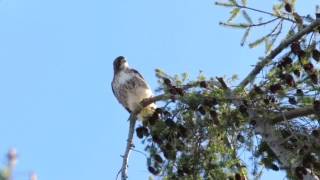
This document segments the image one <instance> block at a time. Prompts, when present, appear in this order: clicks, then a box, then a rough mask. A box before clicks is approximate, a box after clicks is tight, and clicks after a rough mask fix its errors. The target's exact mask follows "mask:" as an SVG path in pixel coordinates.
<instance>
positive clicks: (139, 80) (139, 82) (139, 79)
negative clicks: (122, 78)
mask: <svg viewBox="0 0 320 180" xmlns="http://www.w3.org/2000/svg"><path fill="white" fill-rule="evenodd" d="M130 73H132V74H133V78H132V79H131V80H132V81H133V82H134V83H135V86H140V87H142V88H145V89H150V87H149V85H148V83H147V82H146V80H145V79H144V78H143V76H142V75H141V74H140V73H139V71H137V70H135V69H130Z"/></svg>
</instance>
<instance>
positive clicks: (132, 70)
mask: <svg viewBox="0 0 320 180" xmlns="http://www.w3.org/2000/svg"><path fill="white" fill-rule="evenodd" d="M131 72H132V73H134V74H135V75H137V76H139V77H140V78H141V79H143V80H144V78H143V76H142V75H141V74H140V73H139V71H137V70H135V69H131Z"/></svg>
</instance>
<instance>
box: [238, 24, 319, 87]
mask: <svg viewBox="0 0 320 180" xmlns="http://www.w3.org/2000/svg"><path fill="white" fill-rule="evenodd" d="M319 25H320V19H318V20H315V21H314V22H312V23H311V24H309V25H308V26H307V27H305V28H304V29H302V30H301V31H299V32H297V33H296V34H295V35H293V36H291V37H289V38H288V39H286V40H284V41H282V42H281V43H280V44H279V45H278V47H276V48H275V49H274V50H272V51H271V52H270V54H269V55H268V56H266V57H265V58H264V59H262V60H261V61H260V62H258V63H257V65H256V66H255V68H254V69H253V70H252V71H251V72H250V73H249V74H248V75H247V77H246V78H244V79H243V80H242V82H241V83H240V84H239V86H238V87H237V89H242V88H244V87H245V86H247V85H248V84H249V83H250V82H251V81H253V80H254V78H255V77H256V76H257V75H258V74H259V73H260V71H261V70H262V69H263V68H264V67H265V66H266V65H267V64H269V63H270V62H271V61H272V60H273V58H275V57H276V56H277V55H278V54H279V53H281V51H282V50H283V49H285V48H286V47H288V46H289V45H290V44H291V43H292V42H294V41H297V40H298V39H300V38H301V37H302V36H304V35H306V34H308V33H310V32H311V31H313V29H314V28H315V27H317V26H319Z"/></svg>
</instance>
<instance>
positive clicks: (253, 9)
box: [235, 4, 296, 23]
mask: <svg viewBox="0 0 320 180" xmlns="http://www.w3.org/2000/svg"><path fill="white" fill-rule="evenodd" d="M235 7H238V8H242V9H248V10H251V11H255V12H259V13H262V14H267V15H270V16H273V17H277V18H280V19H284V20H287V21H290V22H293V23H295V22H296V21H295V20H292V19H290V18H287V17H283V16H279V15H276V14H273V13H271V12H267V11H263V10H259V9H255V8H251V7H248V6H242V5H239V4H235Z"/></svg>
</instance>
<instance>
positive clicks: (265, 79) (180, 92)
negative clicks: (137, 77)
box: [142, 0, 320, 180]
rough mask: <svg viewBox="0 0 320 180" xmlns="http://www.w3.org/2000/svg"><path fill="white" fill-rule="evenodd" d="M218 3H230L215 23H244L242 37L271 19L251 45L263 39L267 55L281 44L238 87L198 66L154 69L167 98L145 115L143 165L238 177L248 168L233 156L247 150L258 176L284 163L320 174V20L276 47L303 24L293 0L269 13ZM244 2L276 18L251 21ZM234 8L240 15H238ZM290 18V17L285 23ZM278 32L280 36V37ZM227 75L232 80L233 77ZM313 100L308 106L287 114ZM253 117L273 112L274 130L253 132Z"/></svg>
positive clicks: (157, 171) (164, 173) (182, 173)
mask: <svg viewBox="0 0 320 180" xmlns="http://www.w3.org/2000/svg"><path fill="white" fill-rule="evenodd" d="M216 4H217V5H219V6H223V7H228V8H230V7H231V8H232V9H231V12H230V14H231V16H230V17H229V18H228V19H227V21H226V23H224V22H221V23H220V24H221V25H222V26H226V27H231V28H238V29H244V30H245V31H244V35H243V37H242V39H241V45H243V44H244V43H245V42H246V41H247V39H248V37H249V34H250V33H251V32H252V31H253V30H254V29H255V28H257V27H260V26H263V27H265V26H267V25H273V26H269V27H270V33H267V34H265V35H263V36H262V37H257V38H256V40H254V41H253V42H251V43H249V47H251V48H254V47H257V46H259V45H261V44H264V45H265V53H266V54H267V55H270V54H272V53H274V52H273V51H272V49H273V48H274V47H278V50H277V51H281V52H279V53H278V54H277V55H278V56H276V58H274V59H270V60H271V61H270V62H269V63H267V64H266V65H265V66H264V67H262V68H263V70H262V71H261V73H260V74H259V75H257V76H254V77H253V79H254V81H253V83H252V84H251V85H250V86H246V87H241V88H237V89H236V90H234V89H233V86H231V85H230V84H232V82H230V81H227V80H226V81H225V80H224V79H223V78H219V79H217V78H208V77H206V76H205V75H204V74H203V73H202V72H200V74H199V76H198V77H197V79H196V80H190V79H189V78H188V75H187V74H186V73H184V74H181V75H175V76H170V75H168V74H166V73H165V72H163V71H161V70H157V71H156V76H157V77H158V78H159V80H158V82H159V88H158V92H159V93H162V94H163V93H164V94H165V95H167V97H170V99H169V100H166V101H164V103H163V104H164V106H163V107H161V108H158V109H157V110H156V112H155V114H154V116H152V117H153V119H152V118H150V119H149V120H148V121H147V122H144V123H143V126H144V128H147V131H148V133H145V134H142V135H143V142H145V145H146V148H145V150H146V151H147V152H148V159H147V164H148V170H149V171H150V172H151V173H152V174H154V175H157V176H161V177H163V179H168V180H169V179H170V180H171V179H173V180H174V179H186V180H189V179H192V180H194V179H228V178H230V179H233V178H235V179H237V178H239V177H243V176H247V171H249V169H247V166H246V165H245V164H244V163H243V161H242V159H240V158H239V157H238V154H239V153H240V152H242V151H243V150H245V151H248V152H250V153H251V154H252V158H253V167H254V168H253V170H252V172H253V176H254V177H255V178H256V179H259V178H260V177H261V174H262V170H261V169H263V168H267V169H270V170H273V171H279V170H283V169H285V170H286V172H287V177H288V178H289V179H299V178H300V175H301V172H304V170H305V169H306V168H308V169H311V170H312V172H314V173H315V174H316V175H317V176H320V160H319V159H320V145H319V143H318V142H319V138H320V121H319V114H320V113H319V112H320V94H319V91H320V85H319V83H320V81H319V64H318V63H319V61H320V51H319V50H318V49H317V47H319V42H320V41H319V39H317V37H316V36H314V33H315V32H318V31H319V28H315V29H314V30H313V31H311V32H310V33H307V34H305V35H304V36H302V37H301V38H300V39H297V40H296V41H294V42H292V43H291V44H290V45H289V46H288V47H287V46H286V47H281V44H280V45H279V43H280V42H282V41H283V40H286V39H288V38H291V37H293V36H295V35H296V32H298V31H300V30H301V28H303V27H301V22H300V20H299V18H302V17H303V16H300V15H299V14H298V13H297V12H295V8H294V7H295V1H294V0H290V1H289V0H288V1H281V2H280V3H279V4H276V5H274V6H273V12H271V13H268V12H264V11H259V10H256V9H254V8H249V7H247V1H245V0H242V1H241V2H238V1H235V0H229V1H226V2H217V3H216ZM249 10H253V11H255V12H260V13H265V14H267V15H268V17H269V16H271V17H272V16H273V18H274V19H269V20H266V21H263V22H262V20H259V21H258V22H255V21H254V19H255V18H252V17H251V16H250V14H249V13H248V12H247V11H249ZM240 11H241V12H242V13H239V12H240ZM239 15H241V16H242V17H243V19H242V20H244V21H245V22H244V23H243V22H237V21H236V17H237V16H239ZM269 18H270V17H269ZM302 19H303V18H302ZM287 22H289V23H290V25H291V24H292V23H293V24H294V25H293V26H291V27H290V28H288V29H283V28H282V27H283V26H285V23H287ZM274 23H275V24H274ZM304 23H305V22H304ZM306 26H307V24H306ZM279 37H284V39H283V40H282V41H281V40H278V38H279ZM279 46H280V47H281V48H280V50H279ZM267 55H266V56H267ZM268 57H270V56H268ZM272 57H274V56H272ZM262 60H265V58H262ZM260 65H261V64H259V63H258V64H257V66H260ZM230 79H231V81H234V80H236V79H237V77H236V76H234V77H231V78H230ZM233 90H234V91H233ZM310 107H312V111H313V112H312V113H311V114H306V113H305V112H304V113H302V114H301V115H295V116H292V114H291V115H290V113H291V112H296V111H297V110H301V108H302V109H303V108H310ZM298 112H299V111H298ZM286 113H287V114H286ZM308 113H309V112H308ZM288 114H289V115H290V116H289V115H288ZM253 115H254V116H255V117H258V118H257V119H255V118H253V117H252V116H253ZM287 115H288V116H287ZM154 117H156V118H154ZM279 117H281V118H279ZM258 120H259V121H262V120H270V121H266V123H268V124H269V125H270V127H272V134H262V135H261V134H260V135H258V134H256V132H257V130H256V129H255V128H256V125H257V123H261V122H258ZM267 132H268V131H267ZM270 132H271V131H270ZM271 135H272V136H274V137H276V138H274V139H276V140H278V141H280V142H281V143H278V142H277V141H276V142H272V143H270V142H271V140H273V141H275V140H274V139H271V140H270V139H268V136H271ZM277 143H278V144H277ZM275 146H277V147H276V148H275ZM279 149H281V151H282V152H285V153H286V154H285V156H287V157H288V158H289V162H286V163H287V164H284V163H283V162H282V161H281V158H282V157H280V156H279V154H277V153H278V152H277V151H279ZM259 169H260V170H259Z"/></svg>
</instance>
